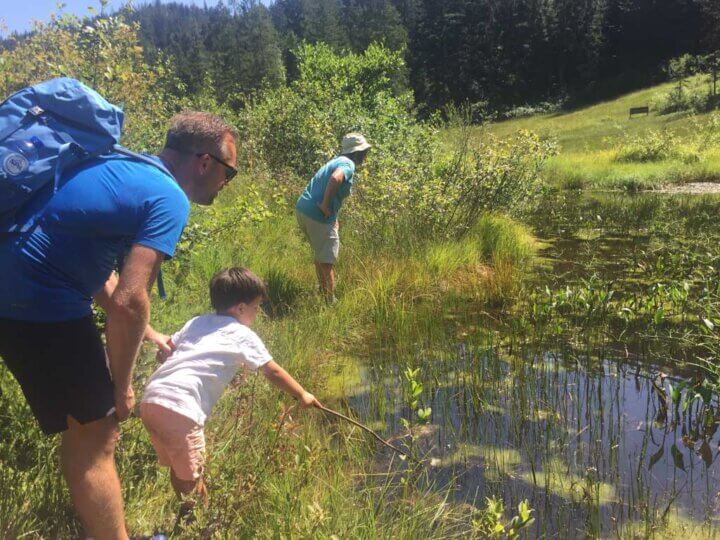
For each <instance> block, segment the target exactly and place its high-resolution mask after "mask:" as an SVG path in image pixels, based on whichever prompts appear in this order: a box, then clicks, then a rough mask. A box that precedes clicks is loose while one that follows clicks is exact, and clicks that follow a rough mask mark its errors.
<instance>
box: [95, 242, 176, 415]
mask: <svg viewBox="0 0 720 540" xmlns="http://www.w3.org/2000/svg"><path fill="white" fill-rule="evenodd" d="M164 258H165V255H164V254H163V253H161V252H159V251H156V250H154V249H152V248H148V247H145V246H143V245H140V244H134V245H133V247H132V249H131V250H130V253H129V254H128V256H127V259H126V260H125V266H124V267H123V269H122V272H121V273H120V277H119V279H118V281H117V285H116V286H115V287H114V289H113V291H112V294H111V295H110V296H109V298H103V299H101V300H99V304H100V305H101V307H104V309H105V310H106V312H107V325H106V329H105V334H106V336H107V352H108V359H109V363H110V372H111V374H112V378H113V384H114V385H115V409H116V410H115V414H116V416H117V417H118V419H119V420H124V419H126V418H127V417H128V416H129V415H130V411H131V410H132V408H133V405H134V402H135V398H134V394H133V390H132V371H133V366H134V364H135V358H136V357H137V354H138V351H139V349H140V342H141V341H142V339H143V336H144V335H145V330H146V328H147V324H148V320H149V318H150V295H149V292H148V291H149V290H150V286H151V285H152V283H153V282H154V281H155V277H156V276H157V273H158V270H159V269H160V264H161V263H162V261H163V259H164ZM99 296H102V295H99ZM103 303H105V306H103Z"/></svg>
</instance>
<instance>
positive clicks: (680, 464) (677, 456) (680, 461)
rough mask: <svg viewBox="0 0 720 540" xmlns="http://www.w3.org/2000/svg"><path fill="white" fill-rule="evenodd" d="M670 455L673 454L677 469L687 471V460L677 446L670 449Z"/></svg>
mask: <svg viewBox="0 0 720 540" xmlns="http://www.w3.org/2000/svg"><path fill="white" fill-rule="evenodd" d="M670 453H671V454H672V457H673V462H674V463H675V467H676V468H678V469H680V470H681V471H685V459H684V456H683V454H682V452H681V451H680V449H679V448H678V447H677V444H673V445H672V447H671V448H670Z"/></svg>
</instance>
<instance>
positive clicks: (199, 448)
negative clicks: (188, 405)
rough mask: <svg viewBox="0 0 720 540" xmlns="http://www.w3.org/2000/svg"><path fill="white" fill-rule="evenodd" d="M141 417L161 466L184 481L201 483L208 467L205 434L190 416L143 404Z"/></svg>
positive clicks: (159, 406) (155, 405) (160, 406)
mask: <svg viewBox="0 0 720 540" xmlns="http://www.w3.org/2000/svg"><path fill="white" fill-rule="evenodd" d="M140 417H141V418H142V421H143V424H145V428H146V429H147V430H148V433H149V434H150V440H151V441H152V443H153V446H154V447H155V451H156V452H157V455H158V459H159V461H160V465H163V466H165V467H170V468H171V469H172V470H173V472H174V473H175V476H176V477H177V478H179V479H180V480H186V481H191V480H197V479H198V478H200V476H202V472H203V468H204V466H205V434H204V433H203V428H202V426H199V425H197V424H196V423H195V422H193V421H192V420H190V418H188V417H187V416H183V415H182V414H179V413H176V412H175V411H172V410H170V409H168V408H167V407H163V406H162V405H157V404H155V403H141V404H140Z"/></svg>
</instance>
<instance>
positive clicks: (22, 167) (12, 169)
mask: <svg viewBox="0 0 720 540" xmlns="http://www.w3.org/2000/svg"><path fill="white" fill-rule="evenodd" d="M29 165H30V164H29V163H28V160H27V158H26V157H25V156H23V155H22V154H19V153H17V152H12V153H10V154H8V155H7V156H5V159H3V164H2V167H3V170H4V171H5V173H6V174H8V175H10V176H17V175H18V174H22V173H24V172H25V171H26V170H27V168H28V166H29Z"/></svg>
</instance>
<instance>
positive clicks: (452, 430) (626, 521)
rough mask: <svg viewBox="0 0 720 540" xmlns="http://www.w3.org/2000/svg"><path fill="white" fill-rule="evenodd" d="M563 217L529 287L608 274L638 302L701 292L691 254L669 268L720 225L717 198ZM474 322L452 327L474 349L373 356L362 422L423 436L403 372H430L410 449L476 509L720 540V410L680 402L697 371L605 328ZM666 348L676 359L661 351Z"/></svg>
mask: <svg viewBox="0 0 720 540" xmlns="http://www.w3.org/2000/svg"><path fill="white" fill-rule="evenodd" d="M563 197H564V196H563ZM552 208H553V210H552V211H551V212H549V213H548V212H546V213H545V214H544V215H543V216H541V217H540V218H539V219H537V223H538V226H537V227H536V230H537V234H538V236H540V237H541V239H543V240H544V241H545V242H546V247H545V248H544V251H543V257H544V259H545V264H544V265H543V266H541V268H540V269H539V270H538V271H537V273H536V275H535V276H534V277H533V278H532V279H531V280H530V282H529V285H528V287H530V288H531V289H540V288H545V287H548V286H553V287H557V286H563V287H564V286H566V285H572V284H576V283H579V282H583V280H587V279H588V278H589V277H590V276H593V275H601V276H602V277H603V279H605V280H607V281H609V282H611V283H612V284H613V287H614V288H615V289H617V290H618V291H623V292H627V291H634V293H633V294H636V293H637V291H639V290H642V289H643V287H646V286H647V285H648V283H650V282H652V281H653V280H656V279H658V275H660V273H662V275H663V276H665V277H668V278H669V279H679V278H682V279H686V278H685V277H683V276H686V275H688V276H690V277H687V279H694V278H692V275H693V272H694V271H695V269H694V267H693V264H696V262H697V261H696V260H695V259H693V257H692V256H690V257H689V258H688V259H687V260H685V259H682V260H679V262H678V263H677V264H676V265H670V266H667V265H666V266H667V268H665V270H662V271H659V270H658V267H663V264H665V263H664V262H663V260H664V258H666V257H668V253H671V252H672V249H671V248H670V247H669V245H668V242H669V239H673V238H675V239H676V245H677V246H686V249H685V251H684V252H683V253H684V254H685V255H688V254H690V255H692V251H693V249H695V250H702V248H701V244H702V242H700V243H699V244H698V245H695V246H694V247H691V248H688V247H687V246H688V245H690V244H688V243H687V242H686V240H687V238H688V237H692V235H693V234H695V233H698V234H700V233H702V234H705V233H706V232H707V231H708V227H709V226H710V225H712V226H713V227H717V226H716V225H714V220H715V219H716V217H717V215H720V214H717V213H716V211H717V210H718V209H720V202H718V199H712V200H709V201H705V200H703V201H699V202H698V201H697V200H696V201H688V202H686V201H684V200H678V199H674V200H673V199H668V198H662V197H657V198H651V197H648V198H642V197H639V198H631V197H628V196H622V197H620V196H599V197H589V198H586V199H583V200H581V201H568V200H567V198H565V200H563V201H560V202H558V203H557V206H554V207H552ZM548 214H549V215H548ZM671 223H673V224H674V225H675V226H681V229H673V228H672V226H671ZM678 235H682V236H681V237H679V238H678ZM656 259H658V260H656ZM719 259H720V257H719ZM694 261H695V262H694ZM653 265H655V266H653ZM706 266H707V264H706ZM663 268H664V267H663ZM717 269H718V268H717V267H715V274H714V276H715V277H716V275H717ZM688 272H689V274H688ZM448 309H449V310H452V308H448ZM499 317H500V316H499V315H497V314H496V315H494V316H493V321H496V320H497V319H498V318H499ZM464 318H465V319H467V318H471V319H473V320H465V321H462V319H463V316H462V315H460V316H459V317H458V319H459V320H458V319H456V320H455V322H454V323H453V324H454V325H462V324H463V323H466V324H468V325H470V326H472V327H473V328H475V329H476V331H475V332H474V333H472V332H471V333H470V335H468V336H467V338H464V339H463V341H461V342H459V341H458V339H457V336H458V332H457V328H453V329H451V330H449V331H448V332H447V339H446V341H445V343H444V344H437V343H431V344H428V343H424V345H423V346H422V347H421V348H420V349H419V350H418V351H416V352H415V354H413V355H412V356H408V355H407V354H404V355H403V354H393V356H392V358H390V357H389V355H388V353H387V351H385V352H384V353H376V354H374V355H371V358H370V360H369V361H368V363H367V364H366V370H365V372H366V375H365V379H366V380H365V381H364V382H365V383H366V384H365V385H364V390H363V392H362V393H359V394H357V395H354V396H353V397H351V398H350V400H349V405H350V406H351V408H353V409H354V410H355V411H357V412H358V413H359V415H360V416H361V417H362V418H365V419H369V420H371V421H375V422H376V423H379V424H381V425H384V427H385V429H386V434H389V435H392V434H395V437H396V438H397V439H398V440H401V441H405V443H406V444H410V437H409V436H407V430H406V429H405V427H404V426H403V423H402V419H408V418H413V417H414V418H415V423H417V416H414V412H413V411H412V410H411V409H410V407H409V405H408V400H407V397H406V396H405V395H404V392H403V389H402V385H401V384H399V383H398V381H401V380H402V375H401V372H402V370H403V369H404V368H405V366H407V365H412V366H414V367H419V368H420V373H419V375H418V376H419V378H420V379H421V380H422V383H423V386H424V393H423V396H422V397H421V405H422V407H431V408H432V415H431V418H430V419H429V421H428V424H426V425H420V424H417V425H415V426H414V427H413V428H412V429H413V430H414V434H415V439H414V441H412V445H413V449H414V451H416V452H418V454H419V455H421V456H425V457H427V458H433V463H434V465H435V466H434V467H433V468H431V469H430V473H429V475H428V479H429V482H430V483H431V484H433V485H435V486H437V487H438V488H447V489H450V491H451V496H452V497H453V498H454V500H455V501H458V502H462V503H468V504H475V505H477V506H478V507H480V506H483V505H484V501H485V497H489V496H498V497H502V498H503V500H504V501H505V503H506V505H507V506H511V507H515V506H516V505H517V504H518V503H519V502H520V501H521V500H523V499H529V501H530V503H531V506H532V507H533V508H534V509H535V512H536V517H537V521H536V523H535V525H534V526H533V530H532V531H531V535H533V536H544V537H560V538H573V537H588V536H589V537H648V536H653V535H654V534H658V535H659V536H662V535H663V533H661V532H659V530H660V529H659V527H660V525H659V524H660V523H663V524H664V525H667V523H668V521H669V520H670V521H672V520H674V521H675V522H676V523H680V525H681V526H680V527H679V528H678V529H676V533H677V534H686V535H690V536H692V537H697V536H699V535H701V534H702V535H703V536H714V535H715V534H716V532H717V527H718V525H720V521H719V520H720V518H719V517H718V516H720V465H718V456H719V454H720V452H719V451H718V447H719V445H720V438H719V437H718V434H717V427H718V420H720V414H719V413H718V409H719V407H718V403H717V397H716V396H715V397H713V399H712V400H711V402H708V403H700V402H698V401H690V400H684V399H683V398H682V396H681V397H678V396H680V394H683V395H685V394H687V392H688V389H687V388H685V389H684V390H678V389H679V388H682V384H683V383H682V381H684V380H687V378H688V377H689V376H690V377H692V376H694V375H693V373H694V371H696V370H695V369H694V368H692V367H688V365H687V364H683V365H680V364H678V365H674V364H673V363H672V362H667V361H665V362H663V363H662V364H659V363H658V362H657V361H656V360H657V356H646V355H645V354H644V352H643V351H647V350H648V348H649V347H648V345H647V343H645V341H647V339H649V338H646V336H647V334H646V333H645V332H644V330H643V329H642V328H641V329H640V330H638V327H637V326H635V327H632V328H631V331H628V330H627V329H625V330H624V331H623V333H622V342H617V341H614V340H609V339H606V338H607V335H605V337H604V338H598V332H597V330H596V329H595V328H594V327H593V325H592V324H588V325H586V326H585V327H583V326H566V327H563V328H562V331H559V332H557V333H556V334H555V335H554V336H553V337H552V339H550V338H547V337H546V336H545V337H542V338H537V339H532V338H530V339H527V335H526V336H524V338H525V339H517V336H515V335H512V334H513V332H517V329H516V327H514V326H513V325H511V324H506V325H504V326H500V328H498V325H497V324H492V325H491V324H490V322H489V321H488V320H483V319H482V318H481V319H479V320H478V319H477V318H475V316H471V317H468V315H467V313H466V314H465V317H464ZM683 320H684V319H683ZM591 322H592V321H591ZM655 322H656V323H657V317H656V318H655ZM491 326H492V330H478V329H479V328H483V327H485V328H488V327H491ZM610 326H611V325H610ZM464 334H465V332H463V333H462V334H461V335H464ZM571 334H572V335H571ZM530 335H531V336H537V333H533V332H530ZM613 337H614V338H615V337H616V336H613ZM653 340H654V343H653V346H654V347H655V348H656V349H659V350H663V347H665V342H664V341H663V338H662V337H658V336H657V335H655V337H654V338H653ZM419 342H421V343H422V340H420V341H419ZM510 344H513V345H510ZM673 347H674V348H677V347H678V345H677V344H675V345H673ZM673 350H674V349H673ZM630 351H634V352H632V353H631V352H630ZM673 396H674V397H673Z"/></svg>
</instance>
